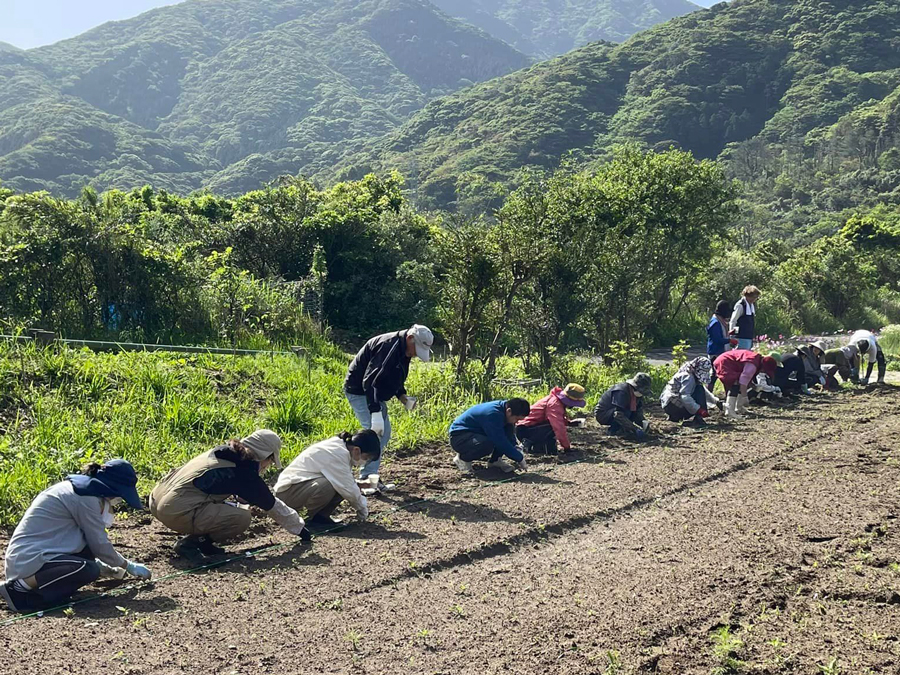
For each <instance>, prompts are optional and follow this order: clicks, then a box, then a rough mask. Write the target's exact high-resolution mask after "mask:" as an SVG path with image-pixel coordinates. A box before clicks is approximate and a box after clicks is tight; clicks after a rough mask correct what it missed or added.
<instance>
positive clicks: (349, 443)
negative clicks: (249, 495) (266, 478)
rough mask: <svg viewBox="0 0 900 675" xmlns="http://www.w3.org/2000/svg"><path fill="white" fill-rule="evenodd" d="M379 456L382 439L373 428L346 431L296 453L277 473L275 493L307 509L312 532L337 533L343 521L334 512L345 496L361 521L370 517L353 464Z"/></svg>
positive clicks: (358, 464)
mask: <svg viewBox="0 0 900 675" xmlns="http://www.w3.org/2000/svg"><path fill="white" fill-rule="evenodd" d="M380 458H381V439H379V438H378V434H376V433H375V432H374V431H372V430H371V429H363V430H360V431H358V432H356V433H355V434H353V435H351V434H349V433H347V432H344V433H342V434H339V435H337V436H333V437H332V438H328V439H326V440H324V441H320V442H319V443H316V444H315V445H311V446H310V447H308V448H307V449H306V450H304V451H303V452H301V453H300V454H299V455H297V457H296V458H295V459H294V461H293V462H291V463H290V464H289V465H288V467H287V468H286V469H285V470H284V471H282V472H281V475H280V476H278V482H277V483H275V496H276V497H278V499H280V500H282V501H283V502H284V503H285V504H287V505H289V506H290V507H291V508H293V509H297V510H298V511H299V510H300V509H306V513H307V517H306V526H307V527H308V528H309V530H310V531H311V532H313V533H319V534H322V533H325V532H336V531H338V530H339V529H341V522H340V521H338V520H335V519H333V518H332V517H331V514H332V513H334V510H335V509H336V508H337V507H338V505H339V504H340V503H341V502H342V501H344V500H345V499H346V500H347V501H348V502H349V504H350V506H352V507H353V508H354V509H355V510H356V514H357V516H358V517H359V519H360V520H365V519H366V518H368V517H369V505H368V502H367V501H366V498H365V497H364V496H363V495H362V493H361V492H360V487H359V485H358V484H357V483H356V480H355V479H354V477H353V467H354V466H365V465H366V464H367V463H368V462H374V461H377V460H378V459H380Z"/></svg>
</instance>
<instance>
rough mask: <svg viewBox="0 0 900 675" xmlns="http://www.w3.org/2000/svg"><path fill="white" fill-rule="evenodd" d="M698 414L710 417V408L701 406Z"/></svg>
mask: <svg viewBox="0 0 900 675" xmlns="http://www.w3.org/2000/svg"><path fill="white" fill-rule="evenodd" d="M697 414H698V415H699V416H700V417H702V418H703V419H706V418H707V417H709V410H707V409H706V408H701V409H700V410H698V411H697Z"/></svg>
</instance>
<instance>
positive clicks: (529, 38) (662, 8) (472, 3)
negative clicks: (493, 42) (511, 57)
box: [432, 0, 699, 58]
mask: <svg viewBox="0 0 900 675" xmlns="http://www.w3.org/2000/svg"><path fill="white" fill-rule="evenodd" d="M432 2H434V4H435V5H437V6H438V7H440V8H441V9H442V10H443V11H445V12H446V13H447V14H449V15H451V16H455V17H458V18H460V19H463V20H464V21H467V22H468V23H470V24H472V25H473V26H478V27H479V28H481V29H482V30H484V31H485V32H487V33H489V34H491V35H493V36H494V37H497V38H500V39H501V40H504V41H505V42H508V43H509V44H511V45H512V46H514V47H515V48H516V49H518V50H519V51H522V52H525V53H526V54H531V55H533V56H536V57H540V58H549V57H552V56H556V55H558V54H563V53H565V52H568V51H571V50H572V49H575V48H576V47H583V46H584V45H586V44H588V43H589V42H597V41H599V40H605V41H608V42H622V41H623V40H626V39H628V38H629V37H631V36H632V35H634V34H635V33H638V32H640V31H642V30H645V29H647V28H650V27H651V26H654V25H656V24H658V23H662V22H663V21H668V20H669V19H671V18H673V17H676V16H681V15H683V14H688V13H689V12H693V11H696V10H697V9H699V8H698V7H697V5H696V4H694V3H692V2H688V0H538V1H536V2H535V1H530V2H523V1H522V0H432Z"/></svg>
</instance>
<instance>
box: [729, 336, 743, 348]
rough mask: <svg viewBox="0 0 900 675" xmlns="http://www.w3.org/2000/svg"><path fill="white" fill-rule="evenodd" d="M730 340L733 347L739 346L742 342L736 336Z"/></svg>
mask: <svg viewBox="0 0 900 675" xmlns="http://www.w3.org/2000/svg"><path fill="white" fill-rule="evenodd" d="M729 342H730V343H731V346H732V347H737V346H738V345H739V344H740V341H739V340H738V339H737V338H736V337H733V338H731V339H730V340H729Z"/></svg>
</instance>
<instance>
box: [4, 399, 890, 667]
mask: <svg viewBox="0 0 900 675" xmlns="http://www.w3.org/2000/svg"><path fill="white" fill-rule="evenodd" d="M898 403H900V390H898V389H895V388H887V389H881V390H875V389H873V390H871V391H870V392H868V393H851V392H845V393H841V394H836V395H820V396H816V397H813V398H809V399H805V400H804V401H803V402H802V404H801V405H799V406H795V407H790V408H786V409H784V410H769V409H763V410H762V411H761V412H760V413H759V415H758V417H756V418H755V419H754V420H753V421H752V422H747V423H743V424H740V425H737V426H733V427H731V426H724V425H723V426H721V427H719V428H717V429H710V430H708V431H706V432H703V433H695V432H689V431H687V430H679V429H678V428H676V427H674V426H673V425H667V424H660V425H659V426H660V427H661V430H662V431H663V432H665V434H666V435H665V436H663V437H662V438H661V439H660V440H659V441H658V442H657V443H656V444H654V445H650V446H646V447H643V448H640V449H636V448H635V447H634V446H630V445H627V444H623V443H617V442H615V441H613V440H611V439H608V438H606V437H604V436H601V435H600V434H599V431H598V430H597V429H596V428H593V429H591V428H588V429H587V430H585V431H584V432H582V433H581V434H580V435H579V437H578V438H577V443H578V447H579V448H581V450H582V452H580V453H578V454H577V456H576V457H575V459H577V460H579V461H578V462H577V463H569V464H556V463H554V462H551V461H549V460H548V461H544V462H540V463H536V464H535V466H534V468H535V469H536V470H537V471H538V472H539V473H536V474H535V475H531V476H523V477H521V478H518V479H516V480H514V481H511V482H504V483H500V484H490V483H488V482H486V480H489V479H496V478H499V476H491V475H489V474H485V475H482V476H480V477H479V479H462V478H460V477H459V476H458V474H456V473H455V471H454V470H452V469H451V468H449V466H448V459H449V453H448V451H447V450H446V449H445V448H433V449H430V450H426V451H424V452H423V453H421V454H417V455H416V456H414V457H406V458H399V459H397V460H395V462H394V464H393V466H392V467H390V469H389V471H390V475H391V477H392V478H394V477H396V478H397V479H398V482H400V484H401V488H402V490H401V493H400V495H399V496H398V497H396V498H395V499H394V500H393V502H380V503H378V504H377V506H376V509H375V513H376V515H375V517H374V518H373V519H372V522H370V523H367V524H366V525H364V526H360V527H356V528H354V529H353V530H349V531H347V532H346V533H343V534H341V535H338V536H331V537H321V538H318V539H316V540H315V541H314V542H313V545H312V546H300V545H297V546H293V547H290V548H288V547H285V548H281V549H277V550H274V551H271V552H269V553H266V554H262V555H260V556H258V557H255V558H246V559H242V560H239V561H237V562H233V563H231V564H229V565H227V566H225V567H222V568H219V569H215V570H210V571H207V572H204V573H202V574H192V575H187V576H180V577H175V578H170V579H165V580H162V581H160V582H159V583H157V584H156V585H154V586H148V587H143V588H140V589H136V590H132V591H129V592H127V593H126V594H125V595H122V596H118V597H114V598H104V599H100V600H96V601H92V602H88V603H84V604H80V605H77V606H76V607H74V608H73V609H74V614H73V615H72V616H70V617H68V618H67V617H65V616H63V615H59V614H56V615H52V616H47V617H44V618H42V619H28V620H24V621H21V622H18V623H15V624H12V625H10V626H6V627H2V628H0V672H3V673H34V674H37V673H48V672H49V673H55V672H73V673H91V672H99V671H107V672H109V671H112V672H127V673H148V674H149V673H154V674H156V673H176V672H177V673H180V672H184V671H190V672H197V673H255V672H272V673H344V672H367V673H398V672H404V673H405V672H410V673H460V672H463V673H475V672H478V673H494V672H511V673H539V672H545V671H549V672H562V673H606V672H610V673H611V672H620V673H654V672H658V673H694V672H696V673H709V672H710V671H711V669H713V668H716V667H720V668H728V667H731V668H732V670H733V671H734V672H738V671H739V670H741V669H743V670H746V671H748V672H761V673H762V672H771V673H775V672H799V673H810V674H813V673H819V672H821V671H820V668H819V666H820V665H822V666H826V667H827V666H828V665H829V663H831V660H832V659H837V667H838V668H840V669H841V670H840V671H834V672H843V673H863V672H867V671H869V672H879V673H894V672H900V642H898V633H900V566H897V563H898V562H900V528H898V521H897V519H896V516H897V514H898V513H900V493H898V486H900V448H898V444H897V438H898V437H900V412H898V411H900V408H898ZM421 500H426V501H421ZM431 500H437V501H431ZM264 523H265V521H261V523H260V525H258V526H257V527H256V530H255V532H254V536H253V537H252V538H251V539H249V540H247V541H245V542H243V543H242V544H240V545H239V546H237V547H236V548H237V549H238V550H243V549H246V548H248V547H258V546H261V545H271V544H276V545H277V544H284V543H288V542H289V539H288V538H287V537H286V536H285V535H283V534H282V533H280V532H277V531H275V530H274V529H272V528H270V527H267V526H266V525H265V524H264ZM114 531H115V532H116V533H117V537H118V539H119V541H118V542H117V543H118V544H119V545H120V546H121V547H122V549H123V552H126V555H129V556H131V557H133V558H135V559H137V560H147V561H148V562H149V564H151V566H152V567H153V569H154V572H155V573H156V574H157V575H158V576H164V575H167V574H171V573H177V571H178V568H177V567H176V565H178V561H174V560H172V559H171V558H170V552H171V543H172V542H173V541H174V536H173V535H171V534H170V533H167V532H165V530H164V529H163V528H161V527H160V526H158V524H155V523H141V522H137V521H136V520H132V521H131V522H128V521H126V522H124V523H121V524H118V525H117V527H116V528H115V530H114ZM0 543H2V542H0ZM117 607H121V608H122V609H118V608H117ZM122 610H125V611H122ZM6 616H9V615H5V616H4V615H0V620H2V619H4V618H6ZM723 629H724V631H723ZM725 631H727V633H726V632H725ZM716 634H718V635H719V638H718V641H719V643H718V646H717V645H715V644H714V643H713V641H712V637H713V636H714V635H716ZM85 645H87V646H88V648H85ZM613 652H617V653H618V656H614V655H613ZM611 658H612V659H613V662H615V663H618V664H620V666H619V668H620V669H619V670H618V671H615V670H614V669H613V668H610V665H609V664H610V659H611ZM729 659H733V661H729ZM721 672H730V671H728V670H727V669H726V670H723V671H721Z"/></svg>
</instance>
